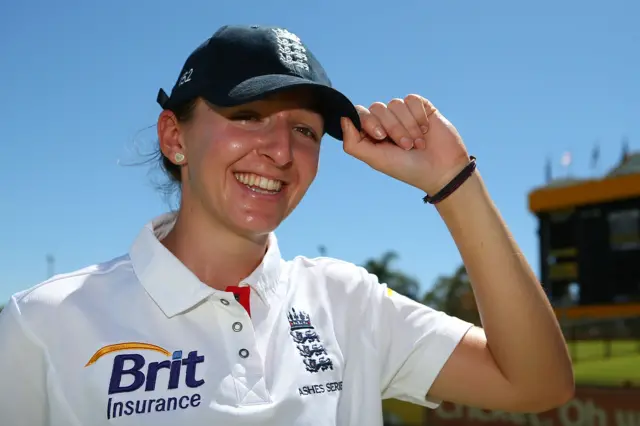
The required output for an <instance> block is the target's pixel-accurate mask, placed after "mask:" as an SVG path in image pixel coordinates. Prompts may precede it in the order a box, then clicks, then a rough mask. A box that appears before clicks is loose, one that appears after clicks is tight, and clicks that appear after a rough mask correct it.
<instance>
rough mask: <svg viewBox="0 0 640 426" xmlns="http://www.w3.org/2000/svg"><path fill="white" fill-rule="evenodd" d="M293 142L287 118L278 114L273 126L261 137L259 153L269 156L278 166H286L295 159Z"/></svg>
mask: <svg viewBox="0 0 640 426" xmlns="http://www.w3.org/2000/svg"><path fill="white" fill-rule="evenodd" d="M292 142H293V140H292V134H291V129H290V126H289V124H288V120H287V118H286V117H284V116H281V115H278V117H277V118H276V120H275V122H274V123H273V126H270V128H269V129H268V130H267V132H266V133H265V134H264V135H262V137H261V138H260V144H259V146H258V154H260V155H262V156H265V157H267V158H269V159H270V160H271V161H272V162H273V163H274V164H275V165H276V166H278V167H281V168H282V167H286V166H288V165H289V164H291V162H292V161H293V143H292Z"/></svg>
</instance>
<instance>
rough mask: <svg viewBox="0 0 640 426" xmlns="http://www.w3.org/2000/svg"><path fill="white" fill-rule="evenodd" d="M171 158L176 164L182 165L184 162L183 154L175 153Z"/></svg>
mask: <svg viewBox="0 0 640 426" xmlns="http://www.w3.org/2000/svg"><path fill="white" fill-rule="evenodd" d="M173 158H174V159H175V160H176V163H182V162H183V161H184V154H182V153H180V152H176V155H174V157H173Z"/></svg>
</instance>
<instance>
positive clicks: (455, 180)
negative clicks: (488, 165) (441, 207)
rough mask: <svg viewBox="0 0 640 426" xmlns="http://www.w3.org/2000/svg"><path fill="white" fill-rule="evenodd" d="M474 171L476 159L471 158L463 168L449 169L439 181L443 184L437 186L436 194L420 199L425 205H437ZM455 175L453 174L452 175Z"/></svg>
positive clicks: (428, 194)
mask: <svg viewBox="0 0 640 426" xmlns="http://www.w3.org/2000/svg"><path fill="white" fill-rule="evenodd" d="M475 170H476V159H475V157H473V156H471V157H470V158H469V160H468V161H467V162H466V164H464V166H457V167H453V168H451V169H450V171H449V173H447V175H445V177H444V178H443V179H441V181H444V182H446V183H445V184H439V185H438V186H437V187H438V188H440V189H439V190H438V191H437V192H435V193H433V192H431V193H429V192H428V191H427V195H426V196H425V197H424V198H423V199H422V200H423V201H424V202H425V203H429V204H438V203H441V202H442V201H444V200H445V199H447V198H448V197H449V196H451V194H453V193H454V192H456V191H457V190H458V188H459V187H460V186H461V185H462V184H463V183H465V182H466V181H467V180H468V179H469V178H470V177H471V176H472V175H473V174H474V172H475ZM454 173H455V174H454Z"/></svg>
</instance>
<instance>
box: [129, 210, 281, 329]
mask: <svg viewBox="0 0 640 426" xmlns="http://www.w3.org/2000/svg"><path fill="white" fill-rule="evenodd" d="M175 220H176V214H175V213H167V214H164V215H161V216H158V217H156V218H155V219H153V220H152V221H151V222H149V223H147V224H146V225H145V226H144V227H143V228H142V230H141V231H140V233H139V234H138V236H137V237H136V239H135V240H134V242H133V244H132V246H131V249H130V250H129V257H130V258H131V262H132V265H133V270H134V272H135V274H136V276H137V277H138V279H139V280H140V282H141V283H142V286H143V287H144V288H145V290H146V291H147V293H148V294H149V296H151V298H152V299H153V300H154V301H155V303H156V304H157V305H158V306H159V307H160V309H162V311H163V312H164V313H165V315H167V316H168V317H173V316H175V315H177V314H180V313H182V312H184V311H186V310H188V309H190V308H192V307H194V306H195V305H197V304H199V303H200V302H202V301H204V300H205V299H207V298H208V297H210V296H212V295H216V294H217V295H220V296H221V295H223V294H224V293H225V292H221V291H218V290H215V289H213V288H211V287H209V286H208V285H206V284H204V283H202V282H201V281H200V280H199V279H198V277H196V276H195V275H194V274H193V273H192V272H191V271H190V270H189V269H188V268H187V267H186V266H185V265H184V264H183V263H182V262H181V261H180V260H179V259H178V258H177V257H175V256H174V255H173V253H171V252H170V251H169V250H167V249H166V247H165V246H164V245H162V243H160V240H161V239H163V238H164V237H165V236H166V235H167V234H168V233H169V231H170V230H171V228H173V225H174V224H175ZM281 262H282V257H281V255H280V249H279V248H278V241H277V239H276V236H275V234H273V233H271V234H269V246H268V249H267V253H266V254H265V256H264V258H263V259H262V262H261V263H260V265H258V267H257V268H256V269H255V270H254V271H253V272H252V273H251V274H250V275H249V276H248V277H246V278H245V279H244V280H242V281H241V282H240V283H239V284H238V285H240V286H243V285H248V286H250V287H251V289H252V290H253V291H255V293H256V294H257V295H258V297H260V299H261V300H262V302H263V303H265V304H266V305H267V306H268V305H269V298H268V295H269V293H270V292H275V289H276V287H277V284H278V281H279V278H280V270H281Z"/></svg>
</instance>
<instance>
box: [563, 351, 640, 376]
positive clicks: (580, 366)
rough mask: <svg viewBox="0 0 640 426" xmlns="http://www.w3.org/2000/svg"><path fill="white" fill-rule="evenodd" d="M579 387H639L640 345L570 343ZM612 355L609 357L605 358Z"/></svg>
mask: <svg viewBox="0 0 640 426" xmlns="http://www.w3.org/2000/svg"><path fill="white" fill-rule="evenodd" d="M569 349H570V350H571V353H572V357H573V358H574V372H575V377H576V384H578V385H597V386H620V385H623V384H628V383H631V384H633V385H634V386H640V341H638V340H636V341H612V342H611V343H610V346H609V343H608V342H606V341H579V342H569ZM608 351H610V355H611V356H610V357H608V358H607V357H606V355H607V352H608Z"/></svg>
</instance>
